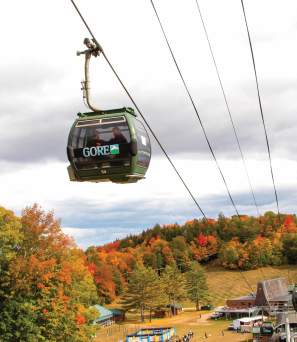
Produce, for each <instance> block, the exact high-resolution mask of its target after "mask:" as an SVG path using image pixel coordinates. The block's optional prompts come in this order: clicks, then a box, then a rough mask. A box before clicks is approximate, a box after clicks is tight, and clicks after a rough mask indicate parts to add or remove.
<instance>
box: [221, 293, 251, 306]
mask: <svg viewBox="0 0 297 342" xmlns="http://www.w3.org/2000/svg"><path fill="white" fill-rule="evenodd" d="M226 304H227V306H228V307H229V308H237V309H247V308H251V307H253V306H255V305H256V294H255V293H251V294H249V295H247V296H242V297H238V298H234V299H227V301H226Z"/></svg>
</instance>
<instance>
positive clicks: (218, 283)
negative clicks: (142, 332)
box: [95, 266, 297, 342]
mask: <svg viewBox="0 0 297 342" xmlns="http://www.w3.org/2000/svg"><path fill="white" fill-rule="evenodd" d="M206 271H207V272H206V274H207V281H208V286H209V292H210V294H211V301H212V303H213V304H214V305H224V303H225V300H226V299H227V298H235V297H238V296H241V295H245V294H248V293H250V292H251V288H250V287H249V285H248V284H247V282H248V283H249V284H250V286H251V287H252V289H253V290H254V291H256V286H257V282H258V281H260V280H263V279H271V278H277V277H286V278H287V279H289V283H294V282H297V267H296V266H281V267H265V268H262V269H257V270H252V271H246V272H242V273H240V272H238V271H227V270H225V269H223V268H220V267H214V266H208V267H207V268H206ZM242 274H243V275H242ZM244 279H246V280H244ZM112 306H117V307H119V305H117V304H116V303H113V305H112ZM184 306H188V307H190V306H193V304H192V303H189V302H187V303H184ZM134 316H135V315H134ZM203 317H204V314H203V313H202V319H201V318H199V313H198V312H184V313H182V314H181V315H179V316H177V317H174V318H165V319H154V320H153V322H152V323H148V322H146V323H144V324H141V323H140V322H139V321H138V319H139V315H137V316H135V317H132V315H128V321H127V322H125V323H124V324H123V325H116V326H113V327H110V328H103V329H100V330H98V332H97V338H96V340H95V341H96V342H105V341H108V342H118V341H119V339H123V340H124V337H125V336H126V334H128V333H132V332H135V331H136V330H138V329H139V328H140V327H144V326H164V325H168V326H175V327H176V329H177V333H178V335H179V336H182V335H183V334H185V333H186V332H188V331H189V330H192V331H194V333H195V338H194V341H193V342H195V341H203V340H205V338H204V334H205V332H207V334H208V336H209V337H208V339H207V341H209V342H217V341H228V342H229V341H230V342H237V341H246V340H247V339H248V338H250V337H251V335H249V334H243V335H241V334H236V333H234V332H230V331H226V329H227V327H228V325H229V323H230V322H229V321H225V320H222V321H220V320H218V321H208V320H206V319H204V318H203ZM222 330H224V336H222V334H221V332H222Z"/></svg>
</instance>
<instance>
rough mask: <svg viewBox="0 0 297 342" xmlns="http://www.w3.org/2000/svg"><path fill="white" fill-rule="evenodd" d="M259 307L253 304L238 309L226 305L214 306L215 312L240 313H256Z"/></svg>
mask: <svg viewBox="0 0 297 342" xmlns="http://www.w3.org/2000/svg"><path fill="white" fill-rule="evenodd" d="M259 310H260V309H259V308H258V307H256V306H253V307H251V308H240V309H235V308H228V307H218V308H215V312H220V313H242V314H245V313H246V314H249V315H253V314H257V313H258V312H259Z"/></svg>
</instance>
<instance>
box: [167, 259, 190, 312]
mask: <svg viewBox="0 0 297 342" xmlns="http://www.w3.org/2000/svg"><path fill="white" fill-rule="evenodd" d="M161 279H162V286H163V288H164V292H165V294H166V295H167V298H168V302H169V304H171V305H173V315H175V314H176V310H175V309H176V303H177V302H178V301H180V300H183V299H184V298H185V297H186V291H185V280H184V276H183V275H182V274H181V272H180V270H179V269H178V268H177V266H176V265H174V266H170V265H168V266H166V268H165V271H164V272H163V274H162V277H161Z"/></svg>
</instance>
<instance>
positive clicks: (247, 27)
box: [241, 0, 280, 218]
mask: <svg viewBox="0 0 297 342" xmlns="http://www.w3.org/2000/svg"><path fill="white" fill-rule="evenodd" d="M241 7H242V12H243V16H244V21H245V27H246V31H247V35H248V40H249V46H250V52H251V57H252V62H253V68H254V75H255V81H256V87H257V96H258V103H259V108H260V113H261V119H262V124H263V128H264V133H265V140H266V146H267V152H268V157H269V165H270V174H271V179H272V183H273V189H274V195H275V201H276V206H277V212H278V217H279V218H280V211H279V202H278V195H277V191H276V186H275V180H274V174H273V168H272V159H271V152H270V145H269V140H268V134H267V129H266V123H265V118H264V113H263V107H262V100H261V96H260V87H259V82H258V74H257V68H256V61H255V56H254V50H253V45H252V40H251V35H250V30H249V26H248V22H247V17H246V13H245V7H244V3H243V0H241Z"/></svg>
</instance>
